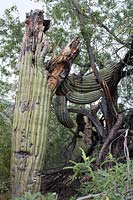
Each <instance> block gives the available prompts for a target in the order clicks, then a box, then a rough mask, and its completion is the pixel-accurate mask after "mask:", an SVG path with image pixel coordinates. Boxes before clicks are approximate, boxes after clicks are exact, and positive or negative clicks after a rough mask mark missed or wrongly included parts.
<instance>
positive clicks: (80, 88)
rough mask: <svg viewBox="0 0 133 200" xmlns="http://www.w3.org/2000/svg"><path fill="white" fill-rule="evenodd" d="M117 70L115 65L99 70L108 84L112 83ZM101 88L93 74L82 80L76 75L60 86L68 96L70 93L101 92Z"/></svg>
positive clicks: (69, 77)
mask: <svg viewBox="0 0 133 200" xmlns="http://www.w3.org/2000/svg"><path fill="white" fill-rule="evenodd" d="M115 69H116V66H115V65H113V66H110V67H106V68H103V69H101V70H99V73H100V75H101V76H102V78H103V79H104V80H105V81H106V82H107V83H108V82H110V81H111V78H112V76H113V74H114V71H115ZM100 88H101V86H100V84H99V83H98V82H97V80H96V77H95V75H94V74H93V73H90V74H89V75H87V76H83V77H82V80H79V79H78V78H76V75H75V76H73V75H71V76H68V77H67V78H66V79H65V81H64V82H63V83H62V84H61V86H60V90H61V92H62V93H63V94H66V93H67V92H69V91H75V92H80V93H89V92H92V91H95V90H99V89H100Z"/></svg>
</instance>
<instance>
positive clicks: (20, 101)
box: [11, 10, 79, 198]
mask: <svg viewBox="0 0 133 200" xmlns="http://www.w3.org/2000/svg"><path fill="white" fill-rule="evenodd" d="M48 27H49V20H44V19H43V11H39V10H35V11H34V12H33V11H31V12H30V14H27V19H26V31H25V35H24V39H23V44H22V50H21V54H20V58H19V62H18V67H19V69H20V80H19V87H18V94H17V97H16V105H15V110H14V121H13V135H12V159H11V189H12V197H13V198H14V197H17V196H20V195H22V194H23V193H24V192H27V191H31V192H37V191H39V190H40V182H41V170H42V167H43V163H44V162H43V160H44V157H45V148H46V138H47V124H48V118H49V111H50V104H51V96H52V95H53V94H54V93H55V91H56V89H57V88H58V86H59V85H60V83H61V82H62V81H63V80H64V79H65V77H67V75H68V73H69V71H70V66H71V64H72V61H73V60H74V58H75V57H76V56H77V55H78V52H79V40H78V38H75V39H74V40H73V41H72V42H71V43H69V44H68V45H67V47H66V48H65V49H64V50H63V51H62V52H61V54H60V55H58V56H56V57H54V59H53V58H52V59H51V60H50V62H49V63H48V65H47V67H46V66H44V57H45V54H46V53H47V49H48V42H47V41H46V38H45V35H44V33H45V31H46V30H47V29H48ZM68 52H69V53H68Z"/></svg>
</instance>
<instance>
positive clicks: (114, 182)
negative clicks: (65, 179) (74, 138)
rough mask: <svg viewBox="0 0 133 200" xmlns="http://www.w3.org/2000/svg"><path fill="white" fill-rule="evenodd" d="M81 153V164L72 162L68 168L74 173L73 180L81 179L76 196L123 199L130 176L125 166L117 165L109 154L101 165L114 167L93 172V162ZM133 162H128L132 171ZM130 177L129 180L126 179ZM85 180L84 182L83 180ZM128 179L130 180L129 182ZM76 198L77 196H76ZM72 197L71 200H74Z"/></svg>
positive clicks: (112, 199)
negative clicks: (92, 195)
mask: <svg viewBox="0 0 133 200" xmlns="http://www.w3.org/2000/svg"><path fill="white" fill-rule="evenodd" d="M81 151H82V158H83V161H84V162H82V163H76V162H72V163H73V164H74V166H72V167H69V168H72V169H73V171H74V175H73V177H74V178H79V177H80V179H81V186H80V189H79V190H78V196H82V195H84V196H85V195H88V194H102V196H100V197H98V196H97V197H96V198H93V199H96V200H102V199H103V200H104V199H105V197H108V198H109V199H111V200H118V199H123V200H124V199H125V197H126V186H127V185H128V183H129V182H130V181H131V174H130V175H128V173H129V172H127V164H122V163H118V162H117V160H116V159H114V158H113V157H112V155H111V154H109V155H108V157H107V160H106V161H105V162H104V163H102V166H103V165H105V164H106V163H114V164H115V165H114V166H113V167H111V168H108V169H102V168H100V169H98V170H96V171H94V170H93V169H92V162H94V160H93V159H92V160H91V159H90V158H89V157H86V155H85V153H84V151H83V150H82V149H81ZM132 167H133V162H130V168H131V169H132ZM128 176H130V178H128ZM84 178H85V180H83V179H84ZM129 179H130V180H129ZM76 197H77V196H76ZM76 197H72V198H71V200H74V199H76Z"/></svg>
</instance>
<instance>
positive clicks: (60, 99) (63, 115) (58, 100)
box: [53, 95, 74, 128]
mask: <svg viewBox="0 0 133 200" xmlns="http://www.w3.org/2000/svg"><path fill="white" fill-rule="evenodd" d="M53 106H54V111H55V114H56V117H57V119H58V120H59V121H60V123H61V124H63V125H64V126H65V127H67V128H73V127H74V123H73V121H72V119H71V117H70V114H69V112H68V110H67V101H66V98H65V96H59V95H55V96H54V98H53Z"/></svg>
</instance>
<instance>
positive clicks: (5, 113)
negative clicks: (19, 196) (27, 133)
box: [0, 101, 12, 193]
mask: <svg viewBox="0 0 133 200" xmlns="http://www.w3.org/2000/svg"><path fill="white" fill-rule="evenodd" d="M9 110H10V105H9V103H8V102H6V101H0V193H3V192H6V191H8V188H9V182H10V180H9V177H10V157H11V130H12V126H11V120H10V117H9V115H10V114H9V113H10V111H9Z"/></svg>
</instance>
